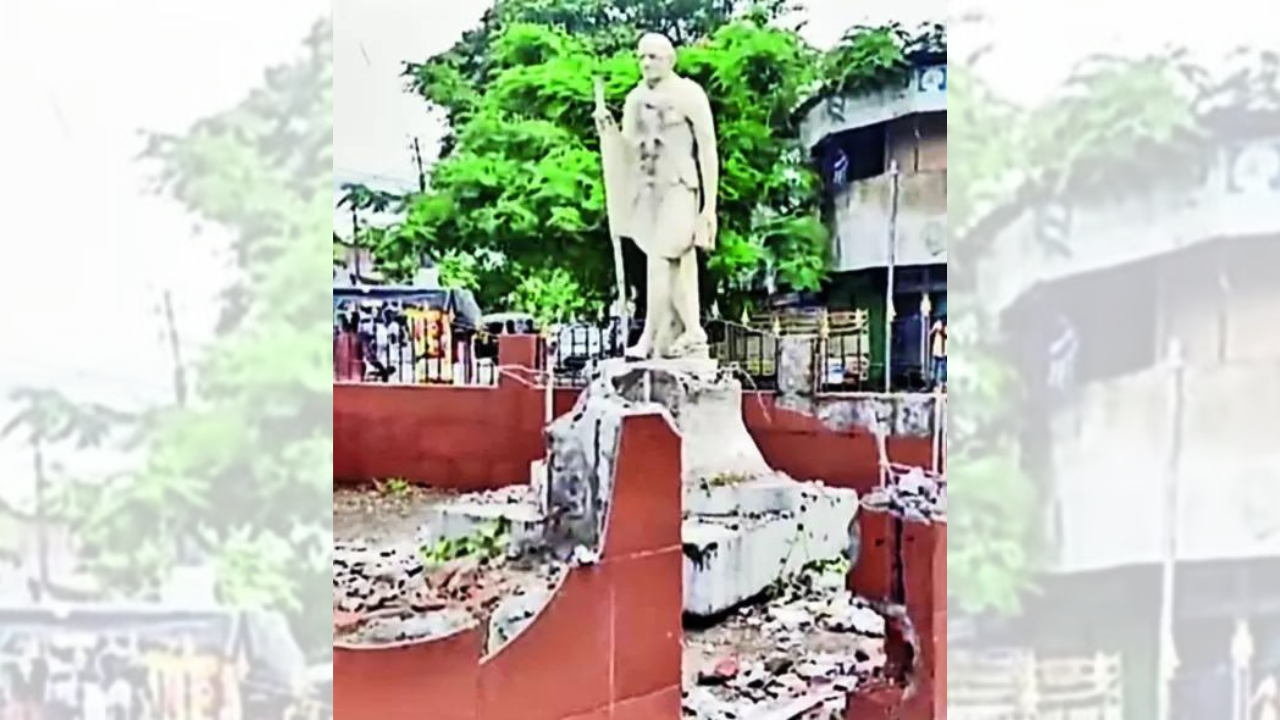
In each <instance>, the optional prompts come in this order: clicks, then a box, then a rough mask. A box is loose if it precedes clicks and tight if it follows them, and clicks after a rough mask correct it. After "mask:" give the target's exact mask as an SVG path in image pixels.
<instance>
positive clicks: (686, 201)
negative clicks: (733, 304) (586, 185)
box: [601, 88, 701, 260]
mask: <svg viewBox="0 0 1280 720" xmlns="http://www.w3.org/2000/svg"><path fill="white" fill-rule="evenodd" d="M682 89H683V88H679V89H676V88H673V89H670V90H668V89H659V90H650V89H647V88H644V89H641V90H639V91H637V92H636V93H635V95H634V97H630V98H628V100H627V105H628V107H627V109H626V112H624V115H623V124H622V129H621V130H619V129H617V128H615V127H610V128H609V129H608V130H607V131H606V132H604V133H603V134H602V135H601V155H602V161H603V164H604V178H605V193H606V195H605V196H606V202H607V210H608V215H609V229H610V232H611V233H612V234H613V235H614V236H615V237H629V238H631V239H632V240H634V241H635V243H636V245H637V246H638V247H639V248H640V249H641V250H642V251H644V253H645V254H646V255H648V256H650V257H656V258H666V259H671V260H675V259H678V258H680V257H682V256H683V255H685V254H686V253H688V252H689V251H690V250H691V249H692V247H693V243H694V233H695V232H696V230H697V221H698V216H699V213H700V210H701V191H700V188H701V183H700V179H699V177H698V165H697V153H696V147H695V141H694V135H693V127H692V124H691V123H690V121H689V118H688V115H687V113H686V112H685V111H684V110H683V109H682V108H681V107H680V105H681V103H679V102H677V100H678V98H679V95H678V94H677V93H678V92H679V91H680V90H682Z"/></svg>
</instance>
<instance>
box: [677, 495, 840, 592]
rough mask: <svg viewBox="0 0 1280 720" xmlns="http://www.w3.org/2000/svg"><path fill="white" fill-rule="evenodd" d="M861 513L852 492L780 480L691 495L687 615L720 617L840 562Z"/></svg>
mask: <svg viewBox="0 0 1280 720" xmlns="http://www.w3.org/2000/svg"><path fill="white" fill-rule="evenodd" d="M857 511H858V495H857V493H856V492H854V491H852V490H842V489H834V488H826V487H823V486H822V485H820V484H817V483H801V482H796V481H795V480H792V479H791V478H789V477H786V476H782V475H772V476H768V477H764V478H756V479H753V480H748V481H745V482H742V483H739V484H733V485H720V486H717V485H711V484H708V485H706V486H703V487H694V488H685V521H684V527H683V529H682V537H683V541H684V551H685V600H684V609H685V612H687V613H690V614H693V615H714V614H716V613H719V612H721V611H723V610H725V609H728V608H730V607H733V606H734V605H737V604H739V603H741V602H743V601H744V600H748V599H750V598H752V597H754V596H756V595H758V594H760V593H761V592H763V591H764V590H765V589H766V588H768V587H769V586H770V585H772V584H773V583H774V582H775V581H777V580H778V579H779V578H783V577H787V576H790V575H794V574H796V573H798V572H800V571H801V570H802V569H803V568H804V567H805V566H806V565H808V564H809V563H811V562H813V561H815V560H828V559H832V558H838V557H841V556H842V555H844V554H846V549H847V548H848V545H849V536H850V525H851V523H852V522H853V520H854V517H855V515H856V513H857Z"/></svg>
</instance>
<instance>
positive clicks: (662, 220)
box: [595, 34, 720, 358]
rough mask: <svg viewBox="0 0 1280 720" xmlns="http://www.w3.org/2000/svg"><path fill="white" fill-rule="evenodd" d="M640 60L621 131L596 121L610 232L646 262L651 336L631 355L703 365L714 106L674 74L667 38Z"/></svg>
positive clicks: (653, 43) (714, 176) (712, 224)
mask: <svg viewBox="0 0 1280 720" xmlns="http://www.w3.org/2000/svg"><path fill="white" fill-rule="evenodd" d="M639 55H640V69H641V72H642V74H643V80H642V81H641V83H640V84H639V85H638V86H636V88H635V89H633V90H632V91H631V92H630V93H629V94H628V95H627V100H626V105H625V106H624V107H623V111H622V128H621V130H620V131H619V129H618V127H617V125H616V124H615V122H614V118H613V115H612V113H610V112H609V111H608V109H606V108H604V107H603V104H598V107H597V109H596V115H595V119H596V127H597V129H598V130H599V132H600V139H601V149H602V156H603V158H604V166H605V168H604V169H605V190H606V194H607V196H608V198H609V224H610V228H611V232H612V233H613V234H614V236H615V237H629V238H631V239H632V240H634V241H635V243H636V245H637V246H638V247H639V248H640V249H641V250H642V251H643V252H644V254H645V255H646V257H647V258H648V260H647V262H648V267H647V278H648V297H646V298H645V323H644V332H643V334H642V335H641V337H640V341H639V342H638V343H637V344H636V345H635V346H634V347H632V348H629V349H628V350H627V357H629V358H651V357H668V358H675V357H699V358H705V357H707V333H706V331H705V330H703V328H702V323H701V319H700V308H699V296H698V258H697V249H698V248H701V249H702V250H704V251H710V250H712V249H713V248H714V247H715V242H716V229H717V228H716V203H717V201H718V199H719V198H718V191H717V190H718V186H719V183H720V165H719V160H718V158H717V149H716V131H715V123H714V120H713V119H712V117H711V103H710V101H708V100H707V94H706V92H704V91H703V89H702V87H701V86H699V85H698V84H697V83H696V82H694V81H692V80H689V79H687V78H684V77H681V76H679V75H677V74H676V73H675V62H676V51H675V47H674V46H672V44H671V41H670V40H668V39H667V38H666V37H664V36H662V35H655V34H650V35H645V36H644V37H643V38H642V39H641V40H640V46H639ZM624 300H625V299H624Z"/></svg>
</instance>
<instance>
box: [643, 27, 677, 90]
mask: <svg viewBox="0 0 1280 720" xmlns="http://www.w3.org/2000/svg"><path fill="white" fill-rule="evenodd" d="M638 52H639V55H640V72H641V74H642V75H644V79H645V82H647V83H649V84H650V85H653V84H655V83H657V82H659V81H662V80H665V79H667V78H669V77H671V74H672V73H674V72H675V69H676V48H675V46H674V45H672V44H671V41H670V40H668V39H667V38H666V36H665V35H659V34H657V33H649V34H648V35H645V36H644V37H642V38H640V48H639V51H638Z"/></svg>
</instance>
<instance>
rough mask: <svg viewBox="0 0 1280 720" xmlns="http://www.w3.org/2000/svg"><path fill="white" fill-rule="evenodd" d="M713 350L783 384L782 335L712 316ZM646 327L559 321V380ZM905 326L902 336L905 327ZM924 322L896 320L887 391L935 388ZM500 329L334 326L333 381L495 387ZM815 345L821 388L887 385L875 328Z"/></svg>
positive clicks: (552, 343)
mask: <svg viewBox="0 0 1280 720" xmlns="http://www.w3.org/2000/svg"><path fill="white" fill-rule="evenodd" d="M705 328H706V331H707V336H708V344H709V346H710V347H709V350H710V355H711V357H712V358H714V359H716V360H717V361H719V363H720V364H721V366H722V367H725V368H729V369H731V370H733V371H734V372H735V374H736V375H737V377H738V378H739V379H741V380H742V381H743V384H744V386H746V387H747V388H748V389H761V390H772V389H776V388H777V387H778V368H779V366H780V364H781V350H782V342H781V340H782V335H779V334H777V333H775V332H773V331H772V330H765V329H761V328H759V327H751V326H748V325H744V324H741V323H735V322H730V321H726V320H720V319H711V320H707V321H705ZM641 330H642V324H641V323H640V322H639V321H633V322H632V323H631V327H630V328H628V331H627V332H625V333H624V332H623V331H622V326H621V323H620V321H618V320H617V319H613V320H610V321H608V322H604V323H598V324H594V323H575V324H572V325H567V326H564V327H561V328H558V329H557V330H556V331H554V333H553V334H552V335H551V336H550V337H549V338H547V342H545V343H544V344H543V348H544V350H543V351H542V352H543V353H546V354H545V355H543V357H545V358H546V359H545V364H544V365H543V366H542V367H539V368H534V369H535V370H543V369H544V368H547V367H549V368H550V370H551V373H552V376H553V377H554V378H555V383H556V384H557V385H559V386H564V387H582V386H585V385H586V383H587V382H588V381H589V380H590V378H591V374H592V371H593V370H594V369H595V367H596V366H597V365H598V364H599V363H601V362H603V361H605V360H608V359H610V358H619V357H622V356H623V354H624V353H625V350H626V348H627V347H629V346H630V345H632V344H634V343H635V342H636V341H637V340H638V339H639V335H640V332H641ZM899 332H901V333H902V334H901V335H898V333H899ZM922 332H923V330H922V328H920V327H919V323H916V325H915V326H911V325H909V324H908V323H906V322H903V323H895V336H897V339H896V340H895V341H894V346H895V352H894V353H893V355H892V366H893V371H892V374H891V377H890V383H889V385H888V389H889V390H890V391H892V392H920V391H923V390H927V389H929V388H931V387H932V385H933V382H932V381H933V378H932V367H931V366H932V362H931V358H930V357H929V353H927V352H926V351H927V347H926V344H927V335H925V334H922ZM499 337H500V336H498V335H492V334H488V333H483V332H478V333H477V332H458V331H457V330H454V331H453V332H451V333H449V334H448V335H447V336H446V337H444V338H437V339H435V340H433V339H431V338H428V337H424V336H422V334H421V333H416V334H415V333H414V332H412V331H411V329H410V328H409V327H408V326H406V325H404V324H403V323H401V324H397V323H394V322H393V323H387V324H384V325H381V326H375V327H371V328H364V329H360V328H356V327H346V328H343V327H340V326H335V328H334V380H336V381H339V382H355V383H389V384H410V385H422V384H438V385H495V384H497V382H498V376H499V375H500V374H501V372H502V370H501V368H499V363H498V340H499ZM808 337H810V338H811V339H812V342H813V346H814V355H815V365H814V371H815V374H816V378H815V380H816V385H817V390H818V391H819V392H883V391H885V389H886V386H885V364H884V362H883V359H882V358H876V353H873V352H872V346H871V340H870V335H869V333H867V332H843V331H842V332H835V333H828V334H827V335H826V336H825V337H823V336H821V335H817V336H814V335H808Z"/></svg>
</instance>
